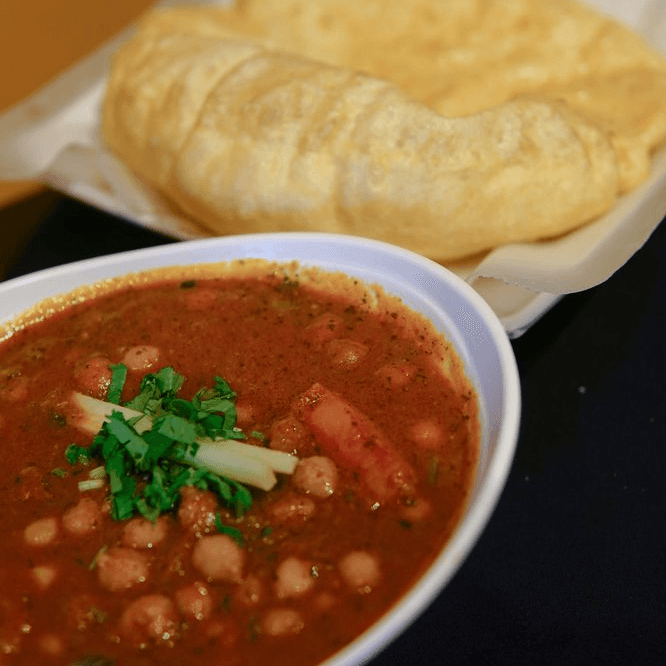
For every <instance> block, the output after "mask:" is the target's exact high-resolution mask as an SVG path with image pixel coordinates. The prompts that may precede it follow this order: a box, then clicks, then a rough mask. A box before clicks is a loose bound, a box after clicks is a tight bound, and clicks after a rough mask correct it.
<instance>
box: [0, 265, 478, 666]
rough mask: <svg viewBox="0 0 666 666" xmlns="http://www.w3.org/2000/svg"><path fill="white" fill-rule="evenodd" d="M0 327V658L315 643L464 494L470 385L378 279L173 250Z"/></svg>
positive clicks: (260, 660)
mask: <svg viewBox="0 0 666 666" xmlns="http://www.w3.org/2000/svg"><path fill="white" fill-rule="evenodd" d="M2 333H3V334H4V337H3V339H2V342H0V436H1V439H2V465H0V506H1V509H2V514H1V515H2V518H1V520H2V534H3V538H2V541H1V543H0V590H1V592H0V664H1V665H2V666H4V665H8V666H19V665H20V666H24V665H30V666H33V665H34V664H44V665H48V664H57V665H62V666H65V665H68V664H71V663H74V662H75V661H77V660H80V659H83V658H86V657H89V656H92V655H101V656H103V657H105V658H106V659H108V660H109V663H113V664H117V665H118V666H120V665H123V664H127V665H131V666H149V665H150V666H155V665H157V664H164V663H169V664H174V665H178V666H189V665H192V666H212V665H213V664H220V663H224V664H226V665H228V666H234V665H238V666H265V665H266V664H271V665H272V666H276V665H282V664H284V665H286V664H289V666H314V665H315V664H317V663H319V662H321V661H322V660H324V659H325V658H327V657H329V656H331V655H332V654H334V653H335V652H336V651H337V650H339V649H340V648H342V647H343V646H345V645H346V644H348V643H349V642H350V641H352V640H353V639H354V638H356V637H357V636H358V635H359V634H361V633H362V632H363V631H364V630H366V629H367V628H368V627H369V626H370V625H371V624H372V623H373V622H375V621H376V620H377V619H378V618H379V617H380V616H381V615H382V614H384V613H385V612H386V611H387V610H389V609H390V607H391V606H392V605H393V604H395V603H396V602H397V601H398V600H399V599H400V597H401V596H402V595H403V594H404V593H405V592H406V591H407V590H408V589H409V588H410V586H412V585H413V584H414V583H415V581H416V580H417V579H418V577H419V576H420V575H421V574H422V573H423V572H424V571H425V569H426V568H427V567H428V566H429V565H430V564H431V563H432V561H433V559H434V558H435V557H436V556H437V555H438V553H439V552H440V551H441V549H442V547H443V545H444V544H445V542H446V541H447V540H448V539H449V538H450V536H451V534H452V532H453V530H454V529H455V527H456V524H457V522H458V520H459V519H460V516H461V514H462V512H463V511H464V508H465V504H466V502H467V499H468V495H469V493H470V488H471V485H472V483H473V479H474V474H475V470H476V463H477V458H478V448H479V437H480V434H479V416H478V403H477V396H476V394H475V392H474V390H473V388H472V387H471V385H470V383H469V382H468V381H467V379H466V378H465V377H464V374H463V372H462V365H461V363H460V361H459V359H458V358H457V357H456V356H455V354H454V352H453V350H452V349H451V348H450V347H449V345H448V343H447V341H446V340H444V339H443V338H442V336H441V334H440V333H438V332H437V331H435V329H434V327H433V326H432V325H431V324H430V323H429V322H428V321H426V320H425V319H424V318H423V317H421V316H420V315H418V314H416V313H414V312H412V311H410V310H409V309H408V308H407V307H406V306H405V305H404V304H403V303H402V302H401V301H400V300H398V299H397V298H395V297H392V296H390V295H388V294H386V293H385V292H384V291H383V290H382V289H380V288H378V287H374V286H369V285H364V284H362V283H360V282H359V281H357V280H353V279H350V278H346V277H344V276H342V275H338V274H329V273H323V272H320V271H318V270H316V269H305V268H303V267H301V266H299V265H298V264H289V265H282V264H272V263H267V262H264V261H260V260H246V261H240V262H232V263H228V264H221V265H215V266H213V265H210V266H198V267H185V268H183V267H179V268H173V269H167V270H160V271H157V272H151V273H145V274H136V275H133V276H127V277H125V278H123V279H119V280H113V281H109V282H106V283H104V284H100V285H95V286H92V287H89V288H86V289H82V290H80V291H79V292H77V293H75V294H69V295H66V296H63V297H60V298H58V299H55V300H52V301H51V302H49V303H48V304H44V305H43V306H41V307H37V308H35V309H33V310H32V311H31V312H29V313H26V314H25V315H24V316H23V317H22V318H21V320H20V321H19V320H16V321H14V322H13V323H11V324H10V325H8V326H7V327H6V328H5V330H4V331H2Z"/></svg>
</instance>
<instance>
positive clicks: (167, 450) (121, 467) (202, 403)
mask: <svg viewBox="0 0 666 666" xmlns="http://www.w3.org/2000/svg"><path fill="white" fill-rule="evenodd" d="M112 371H113V379H112V382H111V387H110V389H109V391H110V392H111V391H113V396H110V398H111V397H114V398H116V401H115V403H114V404H119V400H120V395H121V394H122V390H123V388H124V384H125V379H126V376H127V368H126V367H125V366H123V365H122V364H119V365H115V366H112ZM184 381H185V378H184V377H183V376H182V375H180V374H179V373H177V372H176V371H175V370H174V368H172V367H165V368H162V369H161V370H159V371H158V372H156V373H154V374H153V373H150V374H147V375H146V376H145V377H144V378H143V379H142V381H141V384H140V388H139V393H138V395H136V396H135V397H134V398H132V399H131V400H129V401H128V402H126V403H125V404H124V406H125V407H128V408H130V409H133V410H135V411H137V412H142V413H143V414H145V415H147V416H149V417H150V428H149V429H144V428H143V427H140V426H141V425H142V421H145V419H144V418H143V417H141V416H136V417H133V418H129V419H128V418H126V417H125V416H124V415H123V414H122V413H121V412H120V411H113V413H111V414H110V415H109V418H108V419H107V420H106V421H105V422H104V423H103V425H102V427H101V429H100V431H99V432H98V433H97V435H96V436H95V437H94V438H93V441H92V444H91V445H90V446H89V447H82V446H78V445H76V444H71V445H70V446H69V447H68V448H67V450H66V451H65V457H66V459H67V461H68V462H69V463H70V464H72V465H74V464H76V463H77V462H81V461H86V460H91V459H93V458H102V459H103V461H104V468H105V470H106V473H107V475H108V480H109V487H110V491H111V513H112V516H113V517H114V518H115V519H117V520H125V519H128V518H131V517H132V516H134V515H136V514H139V515H141V516H144V517H145V518H147V519H149V520H153V521H154V520H155V519H156V518H157V517H158V516H159V515H160V514H161V513H162V512H165V511H170V510H172V509H173V508H174V507H175V505H176V503H177V502H178V499H179V497H180V489H181V488H182V487H183V486H194V487H196V488H200V489H204V490H210V491H212V492H213V493H215V494H216V495H217V496H218V497H219V498H220V500H221V501H222V502H224V503H225V504H226V505H228V506H231V507H232V508H234V509H235V510H236V513H237V515H238V516H241V515H243V513H244V512H245V511H247V509H249V507H250V506H251V504H252V495H251V494H250V491H249V490H248V489H247V488H246V487H245V486H243V485H242V484H240V483H238V482H237V481H234V480H231V479H227V478H225V477H223V476H220V475H218V474H216V473H214V472H211V471H210V470H208V469H204V468H202V467H197V466H193V465H192V461H193V458H194V456H195V454H196V452H197V450H198V447H199V443H198V442H197V439H201V438H207V439H220V438H224V439H245V435H244V434H243V433H242V432H241V431H239V430H238V429H237V428H236V407H235V404H234V399H235V397H236V394H235V393H234V391H233V390H232V389H231V387H230V386H229V384H228V383H227V382H226V381H225V380H224V379H222V378H221V377H215V384H214V386H213V388H206V387H205V388H202V389H200V390H199V391H198V392H197V393H196V394H195V396H194V397H193V398H192V400H185V399H183V398H180V397H178V392H179V391H180V389H181V387H182V385H183V383H184ZM109 402H112V401H111V399H109ZM144 425H145V423H144ZM216 524H217V526H218V529H219V530H220V531H221V532H224V533H227V534H230V535H231V536H232V537H233V538H234V539H236V540H238V539H239V538H242V535H240V531H239V530H238V529H237V528H233V527H228V526H225V525H223V524H222V522H221V520H220V519H219V516H218V517H217V520H216ZM239 535H240V536H239Z"/></svg>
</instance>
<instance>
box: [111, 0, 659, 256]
mask: <svg viewBox="0 0 666 666" xmlns="http://www.w3.org/2000/svg"><path fill="white" fill-rule="evenodd" d="M274 4H276V5H279V3H274ZM286 4H287V5H289V4H291V3H286ZM315 4H317V3H315ZM370 4H372V3H370ZM416 4H417V5H418V4H422V3H416ZM230 27H234V28H235V26H234V25H233V22H232V23H231V24H223V23H222V22H220V21H218V20H217V19H213V20H211V15H210V13H209V12H208V11H206V10H197V9H191V8H188V9H183V8H178V9H173V10H166V11H162V12H153V13H151V14H150V15H149V16H148V17H147V18H146V20H145V21H144V22H143V23H142V24H141V26H140V27H139V30H138V32H137V34H136V36H135V37H134V38H133V39H131V40H130V41H129V42H128V43H127V44H126V45H125V46H123V47H122V48H121V49H120V51H119V52H118V54H117V55H116V58H115V60H114V63H113V67H112V71H111V75H110V80H109V85H108V90H107V95H106V99H105V102H104V107H103V122H102V128H103V134H104V138H105V140H106V142H107V144H108V145H109V147H110V148H111V149H112V151H113V152H115V153H116V154H117V155H118V156H119V157H120V158H121V159H122V160H123V161H124V162H125V163H126V164H127V165H128V166H129V168H130V169H131V170H133V171H134V172H135V173H137V174H138V175H139V176H140V177H141V178H143V179H144V180H145V181H146V182H148V183H149V184H151V185H152V186H154V187H155V188H156V189H157V190H158V191H160V192H161V193H162V194H163V195H164V196H165V197H166V198H167V199H169V200H170V201H171V202H173V203H175V204H176V205H177V206H178V207H180V208H181V209H182V210H183V211H185V212H186V213H187V214H188V215H190V216H192V217H193V218H194V219H197V220H199V221H200V222H201V223H202V224H204V225H205V226H206V227H207V228H209V229H210V230H211V231H212V232H213V233H220V234H224V233H237V232H247V231H269V230H312V231H334V232H345V233H351V234H357V235H364V236H370V237H375V238H379V239H382V240H387V241H390V242H394V243H397V244H398V245H402V246H404V247H408V248H410V249H413V250H415V251H417V252H421V253H423V254H425V255H427V256H430V257H433V258H435V259H439V260H451V259H455V258H460V257H464V256H467V255H470V254H472V253H475V252H478V251H483V250H486V249H489V248H492V247H494V246H496V245H499V244H503V243H508V242H513V241H524V240H533V239H538V238H544V237H548V236H552V235H556V234H560V233H563V232H565V231H568V230H570V229H572V228H575V227H576V226H579V225H580V224H583V223H585V222H587V221H589V220H591V219H593V218H594V217H596V216H598V215H600V214H602V213H603V212H605V211H606V210H608V209H609V208H610V207H611V206H612V205H613V203H614V201H615V200H616V197H617V194H618V192H619V190H620V187H621V182H620V180H621V177H622V174H621V173H620V171H621V170H619V169H618V160H617V140H615V141H613V138H612V137H609V136H608V133H607V132H606V131H604V130H603V129H600V128H599V127H598V126H597V123H595V122H590V121H589V120H587V119H585V117H584V116H581V115H579V114H576V113H574V112H572V111H571V109H570V106H569V105H567V104H564V103H562V102H559V101H557V100H554V99H553V98H548V97H547V96H544V95H543V94H539V95H537V96H520V97H518V98H517V99H515V100H512V101H509V102H506V103H504V104H501V105H499V106H497V107H494V108H490V109H486V110H483V111H479V112H477V113H474V114H472V115H467V116H463V117H453V118H450V117H445V116H444V115H442V114H441V113H438V112H437V111H436V110H434V109H433V108H429V107H428V106H426V105H425V104H422V103H420V102H419V101H417V100H415V99H414V98H413V97H412V96H410V95H409V93H408V92H406V91H405V90H403V89H401V88H400V87H398V86H396V85H394V84H392V83H390V82H388V81H387V80H385V79H381V78H377V77H375V76H371V75H368V74H363V73H360V72H357V71H354V70H353V69H350V68H348V67H337V66H329V65H325V64H323V63H321V62H318V61H316V60H312V59H310V58H307V57H303V56H299V55H297V54H294V53H288V52H286V51H284V50H282V49H278V48H276V47H274V46H273V44H272V43H271V42H270V41H269V40H267V39H265V38H263V37H262V38H258V37H254V38H253V39H249V38H248V37H246V36H243V35H242V34H239V31H238V30H237V31H236V32H230V31H229V28H230ZM571 95H572V96H573V97H576V94H575V92H573V93H571ZM611 122H615V121H614V120H612V121H611ZM648 133H649V132H648ZM652 133H653V134H654V135H655V136H656V135H658V132H657V131H655V130H654V129H653V130H652ZM614 144H615V149H614Z"/></svg>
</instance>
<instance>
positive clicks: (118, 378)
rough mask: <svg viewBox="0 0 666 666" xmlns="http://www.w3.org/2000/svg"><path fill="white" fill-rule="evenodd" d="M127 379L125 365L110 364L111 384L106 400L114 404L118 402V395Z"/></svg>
mask: <svg viewBox="0 0 666 666" xmlns="http://www.w3.org/2000/svg"><path fill="white" fill-rule="evenodd" d="M126 379H127V366H126V365H124V364H123V363H118V365H112V366H111V384H110V385H109V390H108V393H107V400H108V401H109V402H112V403H114V404H116V405H118V404H120V396H121V394H122V392H123V386H125V380H126Z"/></svg>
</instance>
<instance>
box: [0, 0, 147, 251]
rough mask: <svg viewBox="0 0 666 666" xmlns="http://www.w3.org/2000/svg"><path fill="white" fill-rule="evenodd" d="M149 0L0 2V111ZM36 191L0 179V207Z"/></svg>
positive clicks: (85, 51) (99, 40)
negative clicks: (0, 65) (0, 64)
mask: <svg viewBox="0 0 666 666" xmlns="http://www.w3.org/2000/svg"><path fill="white" fill-rule="evenodd" d="M154 1H155V0H94V2H90V0H58V1H57V2H55V1H54V0H0V63H2V67H1V69H0V71H1V72H2V73H1V74H0V82H1V85H0V112H2V111H4V110H6V109H7V108H9V107H10V106H12V105H14V104H16V103H17V102H19V101H20V100H22V99H24V98H25V97H27V96H28V95H30V94H31V93H33V92H34V91H36V90H37V89H38V88H40V87H41V86H43V85H44V84H46V83H48V82H49V81H50V80H51V79H52V78H53V77H54V76H56V75H57V74H58V73H60V72H61V71H63V70H65V69H66V68H67V67H69V66H70V65H72V64H73V63H75V62H76V61H77V60H79V59H80V58H82V57H83V56H85V55H86V54H88V53H89V52H90V51H92V50H94V49H95V48H96V47H98V46H99V45H100V44H102V43H103V42H104V41H106V40H107V39H108V38H110V37H112V36H113V35H114V34H115V33H117V32H118V31H120V30H121V29H122V28H124V27H125V26H126V25H127V24H129V23H130V22H132V21H133V20H134V19H135V18H136V17H137V16H139V14H141V13H142V12H143V11H144V10H145V9H146V8H147V7H148V6H149V5H152V4H154ZM41 191H42V187H41V186H39V185H37V184H35V183H30V182H1V181H0V209H1V208H6V207H7V206H10V205H13V204H15V203H16V202H18V201H21V200H24V199H26V198H29V197H31V196H33V195H36V194H39V193H40V192H41ZM4 236H5V234H4V233H3V231H2V230H0V238H2V239H4Z"/></svg>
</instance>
